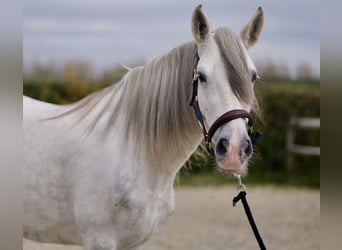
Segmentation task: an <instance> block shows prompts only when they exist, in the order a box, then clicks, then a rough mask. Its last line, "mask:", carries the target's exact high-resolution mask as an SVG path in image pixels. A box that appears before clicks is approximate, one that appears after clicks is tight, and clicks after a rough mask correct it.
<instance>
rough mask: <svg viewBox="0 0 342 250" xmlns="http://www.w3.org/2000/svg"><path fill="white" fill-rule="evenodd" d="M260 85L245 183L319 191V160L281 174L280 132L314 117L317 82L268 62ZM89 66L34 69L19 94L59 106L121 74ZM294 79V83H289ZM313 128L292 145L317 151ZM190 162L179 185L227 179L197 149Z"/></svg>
mask: <svg viewBox="0 0 342 250" xmlns="http://www.w3.org/2000/svg"><path fill="white" fill-rule="evenodd" d="M260 65H261V66H260V69H259V71H261V72H260V75H261V76H262V81H260V82H258V83H256V85H255V91H256V95H257V99H258V100H259V104H260V107H261V110H262V113H263V118H262V121H257V123H256V126H255V129H257V130H259V131H261V132H262V134H263V137H262V138H261V139H260V140H259V141H258V143H257V146H256V148H255V156H254V157H253V160H252V162H251V164H250V167H249V175H248V176H247V177H246V182H248V183H249V184H250V183H256V184H260V183H266V184H268V183H272V184H282V185H289V184H290V185H299V186H307V187H312V188H319V186H320V171H319V163H320V157H317V156H301V155H295V156H294V161H293V164H292V166H291V172H290V174H286V173H287V171H286V166H287V161H286V159H287V155H288V153H287V151H286V142H285V138H286V128H287V124H288V120H289V118H290V117H291V116H299V117H320V87H319V80H318V79H317V78H315V77H314V76H313V73H312V70H311V68H310V66H309V65H305V64H303V65H300V66H299V67H298V72H296V75H295V76H294V77H291V79H290V76H289V75H290V74H289V71H288V69H287V67H286V66H284V65H274V64H273V63H271V62H269V63H264V64H260ZM92 71H93V69H92V67H91V65H89V64H86V63H83V62H68V63H66V64H65V65H64V67H62V68H61V69H56V66H55V65H45V66H43V65H38V64H37V65H35V66H34V67H33V68H32V69H31V70H29V71H26V72H25V75H24V94H25V95H27V96H30V97H33V98H36V99H39V100H43V101H47V102H51V103H56V104H65V103H70V102H74V101H76V100H79V99H81V98H83V97H84V96H86V95H88V94H89V93H91V92H94V91H96V90H99V89H101V88H103V87H105V86H107V85H109V84H112V83H113V82H116V81H118V80H119V79H120V78H121V77H122V76H123V75H124V73H125V72H126V71H127V70H126V69H125V68H124V67H122V66H114V67H113V68H110V69H108V70H105V71H104V72H102V74H97V75H96V74H94V73H91V72H92ZM293 79H296V80H293ZM319 134H320V133H319V130H317V129H305V130H298V133H297V137H296V143H298V144H303V145H311V146H319V145H320V136H319ZM198 153H199V154H195V155H193V156H192V157H191V160H190V161H189V163H187V167H185V168H183V169H182V171H181V173H180V175H179V176H178V177H177V183H178V184H180V185H201V186H203V185H219V184H225V183H227V178H229V177H227V176H223V175H222V174H220V173H218V172H217V171H216V170H215V162H214V159H213V158H211V157H210V156H208V155H207V154H206V153H205V152H204V151H203V149H202V148H199V149H198Z"/></svg>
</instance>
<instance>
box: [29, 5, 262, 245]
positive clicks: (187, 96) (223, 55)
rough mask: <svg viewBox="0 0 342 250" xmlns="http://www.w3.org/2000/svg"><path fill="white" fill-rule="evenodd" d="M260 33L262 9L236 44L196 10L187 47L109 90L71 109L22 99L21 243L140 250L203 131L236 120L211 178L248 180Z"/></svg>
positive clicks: (223, 136) (217, 144)
mask: <svg viewBox="0 0 342 250" xmlns="http://www.w3.org/2000/svg"><path fill="white" fill-rule="evenodd" d="M263 22H264V14H263V10H262V8H261V7H259V8H258V9H257V11H256V13H255V14H254V15H253V16H252V17H251V18H250V20H249V21H248V22H247V24H246V25H245V26H244V28H243V29H242V31H241V33H240V34H239V35H238V34H236V33H234V32H233V31H232V30H231V29H229V28H226V27H222V28H217V29H216V30H212V28H211V25H210V22H209V18H208V16H207V14H206V13H205V12H204V11H203V9H202V6H201V5H199V6H197V8H195V9H194V11H193V13H192V17H191V30H192V35H193V38H194V40H193V41H190V42H187V43H185V44H183V45H181V46H178V47H176V48H174V49H172V50H171V51H170V52H169V53H167V54H165V55H163V56H160V57H157V58H154V59H152V60H151V61H149V62H148V63H146V64H145V65H144V66H139V67H136V68H133V69H130V70H129V71H128V72H127V73H126V74H125V75H124V76H123V78H122V79H121V80H120V81H119V82H117V83H116V84H113V85H111V86H109V87H107V88H104V89H102V90H100V91H98V92H95V93H92V94H90V95H88V96H86V97H85V98H83V99H81V100H80V101H77V102H75V103H72V104H68V105H54V104H49V103H44V102H41V101H38V100H34V99H31V98H29V97H25V96H24V97H23V129H24V168H23V181H24V195H23V212H24V222H23V236H24V238H27V239H31V240H35V241H40V242H50V243H60V244H74V245H82V246H83V249H85V250H99V249H101V250H124V249H132V250H133V249H135V250H141V249H143V248H144V245H145V243H146V242H147V240H148V239H149V238H150V237H151V236H152V235H153V234H154V233H155V232H156V231H157V230H158V228H160V226H161V225H162V224H163V223H164V222H165V220H166V219H167V218H168V217H169V216H170V215H171V214H172V212H173V211H174V209H175V194H174V187H173V184H174V180H175V177H176V174H177V172H178V171H179V170H180V168H181V167H182V166H183V164H184V163H185V162H186V161H187V160H188V159H189V157H190V156H191V154H192V153H193V152H194V151H195V150H196V148H197V147H198V145H200V144H201V141H202V134H201V127H202V129H204V128H205V127H211V126H212V125H213V124H214V123H217V122H215V121H217V119H218V118H220V117H222V116H225V114H227V113H230V114H231V112H232V111H233V112H234V111H236V110H237V111H240V113H239V112H238V115H237V116H236V117H232V116H231V115H230V117H229V122H227V120H225V121H224V122H221V123H220V124H219V125H218V126H217V128H215V131H214V132H212V135H211V137H212V140H213V142H214V143H212V144H214V146H211V147H212V151H213V153H214V155H215V158H216V162H217V164H216V165H217V169H218V170H219V171H221V172H222V173H223V174H228V175H229V174H246V173H247V164H248V160H249V159H250V157H251V155H252V153H253V147H252V145H251V140H250V137H249V135H248V124H249V119H250V118H251V117H250V116H249V113H250V112H252V111H257V106H258V105H257V100H256V98H255V95H254V90H253V85H254V82H255V80H256V79H257V78H258V74H257V70H256V67H255V65H254V63H253V61H252V59H251V58H250V56H249V55H248V53H247V49H248V48H250V47H251V46H253V45H254V44H255V43H256V42H257V41H258V39H259V37H260V33H261V30H262V26H263ZM195 85H196V88H195V87H194V86H195ZM194 92H196V93H195V94H194ZM191 99H194V100H195V104H196V105H195V104H194V103H193V102H194V100H193V101H192V105H193V106H196V107H197V108H195V112H194V111H193V108H192V107H190V105H189V101H190V100H191ZM241 110H242V113H241ZM199 120H201V121H200V125H199V123H198V121H199Z"/></svg>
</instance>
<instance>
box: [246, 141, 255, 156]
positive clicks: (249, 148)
mask: <svg viewBox="0 0 342 250" xmlns="http://www.w3.org/2000/svg"><path fill="white" fill-rule="evenodd" d="M245 145H246V146H245V149H244V152H245V155H246V157H250V156H251V155H252V153H253V147H252V143H251V141H250V140H247V141H246V144H245Z"/></svg>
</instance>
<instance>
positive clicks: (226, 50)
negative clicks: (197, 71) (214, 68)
mask: <svg viewBox="0 0 342 250" xmlns="http://www.w3.org/2000/svg"><path fill="white" fill-rule="evenodd" d="M214 39H215V41H216V44H217V45H218V47H219V50H220V54H221V58H222V61H223V64H224V67H225V69H226V73H227V79H228V80H229V83H230V86H231V88H232V90H233V92H234V94H235V95H236V96H237V98H238V99H239V100H240V101H242V102H244V103H246V104H248V105H251V106H252V107H254V108H256V106H257V105H256V101H255V97H254V92H253V88H252V87H251V84H252V83H251V75H250V72H249V69H248V66H247V60H246V55H245V50H244V49H243V47H242V44H241V40H240V38H239V37H238V36H237V35H236V34H235V33H234V32H233V31H231V30H230V29H228V28H218V29H217V30H216V31H215V35H214Z"/></svg>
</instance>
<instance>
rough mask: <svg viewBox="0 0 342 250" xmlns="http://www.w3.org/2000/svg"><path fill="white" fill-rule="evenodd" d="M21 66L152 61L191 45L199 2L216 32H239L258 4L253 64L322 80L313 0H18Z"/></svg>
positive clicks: (317, 11)
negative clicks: (302, 70)
mask: <svg viewBox="0 0 342 250" xmlns="http://www.w3.org/2000/svg"><path fill="white" fill-rule="evenodd" d="M23 3H24V18H23V61H24V68H26V67H29V66H30V65H32V64H33V63H35V62H39V63H43V64H44V63H50V62H54V63H56V64H58V65H62V64H63V63H64V62H66V61H68V60H81V61H86V62H90V63H91V64H92V65H94V67H95V69H97V70H102V69H105V68H108V67H110V66H112V65H115V64H117V63H122V64H127V65H128V66H129V65H130V64H132V63H133V62H135V61H137V60H138V61H146V60H150V59H152V58H154V57H156V56H158V55H162V54H165V53H167V52H168V51H170V50H171V49H172V48H174V47H177V46H179V45H181V44H183V43H185V42H188V41H190V40H193V38H192V34H191V26H190V24H191V15H192V11H193V9H194V8H195V7H196V6H197V5H198V4H202V5H203V9H204V11H205V12H206V13H207V15H208V16H209V19H210V21H211V24H212V27H213V29H215V28H217V27H222V26H226V27H229V28H231V29H232V30H234V31H235V32H237V33H239V32H240V30H241V29H242V28H243V26H244V25H245V24H246V23H247V21H248V20H249V19H250V17H251V16H252V15H253V14H254V13H255V11H256V9H257V7H258V6H262V8H263V9H264V13H265V24H264V29H263V32H262V34H261V38H260V40H259V42H258V43H257V44H256V45H255V46H254V47H253V48H251V49H250V51H249V53H250V55H251V57H252V58H253V60H254V61H255V62H256V66H257V67H258V65H257V62H268V61H271V62H274V63H277V64H281V65H287V66H288V67H289V68H290V71H291V73H294V72H295V69H296V68H297V66H298V65H300V64H303V63H307V64H309V65H311V66H312V67H313V69H314V73H315V74H316V76H319V75H320V8H319V5H320V4H319V1H318V0H287V1H270V0H268V1H267V0H254V1H241V0H240V1H238V0H210V1H209V0H202V1H193V0H173V1H171V0H141V1H138V0H124V1H123V0H97V1H94V0H23Z"/></svg>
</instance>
